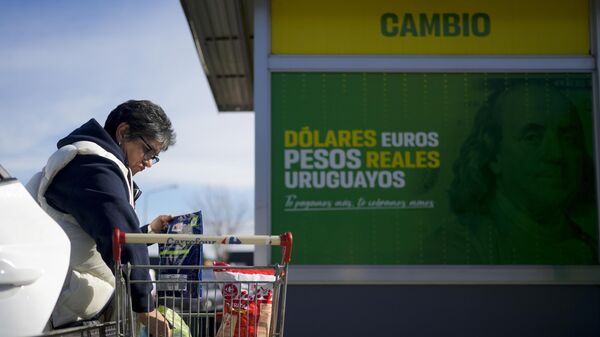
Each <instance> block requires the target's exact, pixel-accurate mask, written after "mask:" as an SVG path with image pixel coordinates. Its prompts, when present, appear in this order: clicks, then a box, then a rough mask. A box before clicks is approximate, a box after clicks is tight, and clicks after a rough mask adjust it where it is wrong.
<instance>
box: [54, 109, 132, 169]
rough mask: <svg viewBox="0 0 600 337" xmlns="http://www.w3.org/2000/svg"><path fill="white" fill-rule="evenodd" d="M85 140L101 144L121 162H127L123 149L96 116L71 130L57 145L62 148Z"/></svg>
mask: <svg viewBox="0 0 600 337" xmlns="http://www.w3.org/2000/svg"><path fill="white" fill-rule="evenodd" d="M83 140H85V141H88V142H94V143H96V144H98V145H100V146H101V147H102V148H103V149H105V150H106V151H108V152H110V153H112V154H114V155H115V156H116V157H117V158H119V160H120V161H121V162H123V163H125V156H124V154H123V150H121V148H120V147H119V145H118V144H117V143H116V142H115V141H114V140H113V138H112V137H111V136H110V135H109V134H108V132H106V130H104V128H103V127H102V126H101V125H100V124H99V123H98V122H97V121H96V120H95V119H94V118H92V119H90V120H89V121H88V122H87V123H85V124H83V125H82V126H80V127H79V128H77V129H75V130H73V132H71V133H70V134H69V135H68V136H66V137H65V138H63V139H61V140H59V141H58V143H57V144H56V145H57V147H58V148H59V149H60V148H61V147H63V146H65V145H69V144H73V143H75V142H79V141H83Z"/></svg>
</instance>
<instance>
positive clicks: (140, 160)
mask: <svg viewBox="0 0 600 337" xmlns="http://www.w3.org/2000/svg"><path fill="white" fill-rule="evenodd" d="M128 131H129V126H128V125H127V124H126V123H122V124H121V125H120V126H119V127H118V128H117V140H118V142H119V143H120V146H121V148H122V149H123V153H124V154H125V158H127V164H128V166H129V168H130V169H131V172H132V173H133V174H134V175H135V174H137V173H138V172H141V171H143V170H144V169H146V167H148V168H149V167H152V162H153V158H154V157H156V156H158V154H159V152H160V143H159V142H158V141H156V140H154V139H145V138H143V137H133V138H128V137H126V135H127V133H128Z"/></svg>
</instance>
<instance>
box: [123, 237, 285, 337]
mask: <svg viewBox="0 0 600 337" xmlns="http://www.w3.org/2000/svg"><path fill="white" fill-rule="evenodd" d="M178 242H181V243H187V244H189V243H193V244H214V245H229V244H247V245H271V246H281V247H282V261H281V263H280V264H275V265H271V266H260V267H257V266H250V267H248V266H246V267H240V266H222V265H220V266H185V268H182V269H193V270H198V271H201V272H202V275H203V277H202V279H201V280H186V279H181V278H177V279H169V278H165V279H161V278H159V279H157V280H154V279H152V280H150V281H146V280H144V281H142V280H132V279H130V274H131V271H132V270H134V269H144V270H148V272H149V273H150V272H151V271H154V272H156V271H159V270H160V269H164V268H169V269H173V266H161V265H131V264H129V263H128V264H122V263H121V249H122V246H123V245H125V244H149V243H170V244H172V243H178ZM291 250H292V235H291V233H285V234H282V235H279V236H267V235H248V236H231V235H221V236H209V235H191V234H138V233H135V234H129V233H124V232H121V231H119V230H118V229H115V230H114V233H113V259H114V261H115V275H117V277H116V291H115V310H116V323H117V324H116V325H117V326H116V332H117V336H128V337H138V336H145V335H151V336H163V335H164V331H162V332H161V331H148V330H147V329H146V328H145V327H143V326H142V325H141V324H140V323H139V322H137V320H136V315H134V312H133V311H132V309H131V308H132V307H131V285H132V284H135V283H152V286H153V288H154V289H155V290H153V301H154V305H155V307H157V308H158V309H159V311H161V310H162V311H161V313H162V314H163V316H165V317H166V318H167V319H168V320H169V321H170V323H172V324H173V325H172V326H171V328H172V329H171V331H172V332H173V334H172V336H173V337H209V336H214V337H263V336H264V337H267V336H268V337H271V336H277V337H282V336H283V331H284V330H283V328H284V318H285V301H286V291H287V275H288V263H289V262H290V258H291ZM223 273H226V274H227V275H234V274H235V275H241V277H240V278H239V279H223V278H221V279H219V278H218V277H214V275H216V274H219V275H220V274H223ZM253 275H254V276H255V275H269V277H258V278H253ZM119 276H120V277H119ZM188 287H197V289H198V291H195V292H191V291H185V290H186V289H188ZM192 293H196V294H197V296H192ZM185 294H187V295H185ZM144 329H146V330H144Z"/></svg>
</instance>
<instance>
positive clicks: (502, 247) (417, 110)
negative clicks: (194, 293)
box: [271, 73, 598, 265]
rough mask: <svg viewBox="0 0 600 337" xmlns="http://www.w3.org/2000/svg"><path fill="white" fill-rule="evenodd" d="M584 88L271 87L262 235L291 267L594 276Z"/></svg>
mask: <svg viewBox="0 0 600 337" xmlns="http://www.w3.org/2000/svg"><path fill="white" fill-rule="evenodd" d="M591 82H592V81H591V75H590V74H585V73H550V74H540V73H508V74H501V73H500V74H499V73H493V74H492V73H477V74H473V73H470V74H457V73H448V74H441V73H435V74H431V73H274V74H272V82H271V86H272V114H271V115H272V120H271V123H272V129H271V132H272V134H271V142H272V148H271V158H272V164H271V165H272V175H271V212H272V213H271V224H272V232H273V233H280V232H284V231H292V232H293V233H294V236H295V239H296V240H295V246H294V261H293V262H294V263H295V264H306V265H323V264H327V265H329V264H333V265H340V264H350V265H398V264H406V265H411V264H413V265H429V264H484V265H515V264H527V265H590V264H597V263H598V256H597V242H598V240H597V237H598V234H597V227H598V225H597V207H596V188H595V186H596V184H595V179H594V175H595V173H594V172H595V171H594V161H593V154H594V146H593V139H594V134H593V116H592V89H591ZM274 254H276V253H274ZM277 259H278V257H277V256H274V260H277Z"/></svg>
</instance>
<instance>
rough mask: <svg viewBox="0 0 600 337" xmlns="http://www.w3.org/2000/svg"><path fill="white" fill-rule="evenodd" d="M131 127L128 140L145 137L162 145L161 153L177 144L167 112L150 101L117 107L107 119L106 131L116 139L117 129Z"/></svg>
mask: <svg viewBox="0 0 600 337" xmlns="http://www.w3.org/2000/svg"><path fill="white" fill-rule="evenodd" d="M121 123H127V124H128V125H129V131H128V133H127V135H126V138H127V139H134V138H138V137H143V138H144V139H146V140H153V141H157V142H159V143H160V148H161V151H166V150H167V149H168V148H169V146H171V145H174V144H175V131H174V130H173V127H172V126H171V121H170V120H169V117H167V114H166V113H165V111H164V110H163V109H162V108H161V107H160V106H158V105H157V104H154V103H152V102H151V101H148V100H141V101H136V100H129V101H127V102H125V103H122V104H120V105H119V106H117V107H116V108H115V109H114V110H113V111H111V112H110V114H109V115H108V117H107V118H106V122H105V124H104V129H105V130H106V131H107V132H108V133H109V134H110V135H111V137H113V139H116V132H117V127H118V126H119V125H120V124H121Z"/></svg>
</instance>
